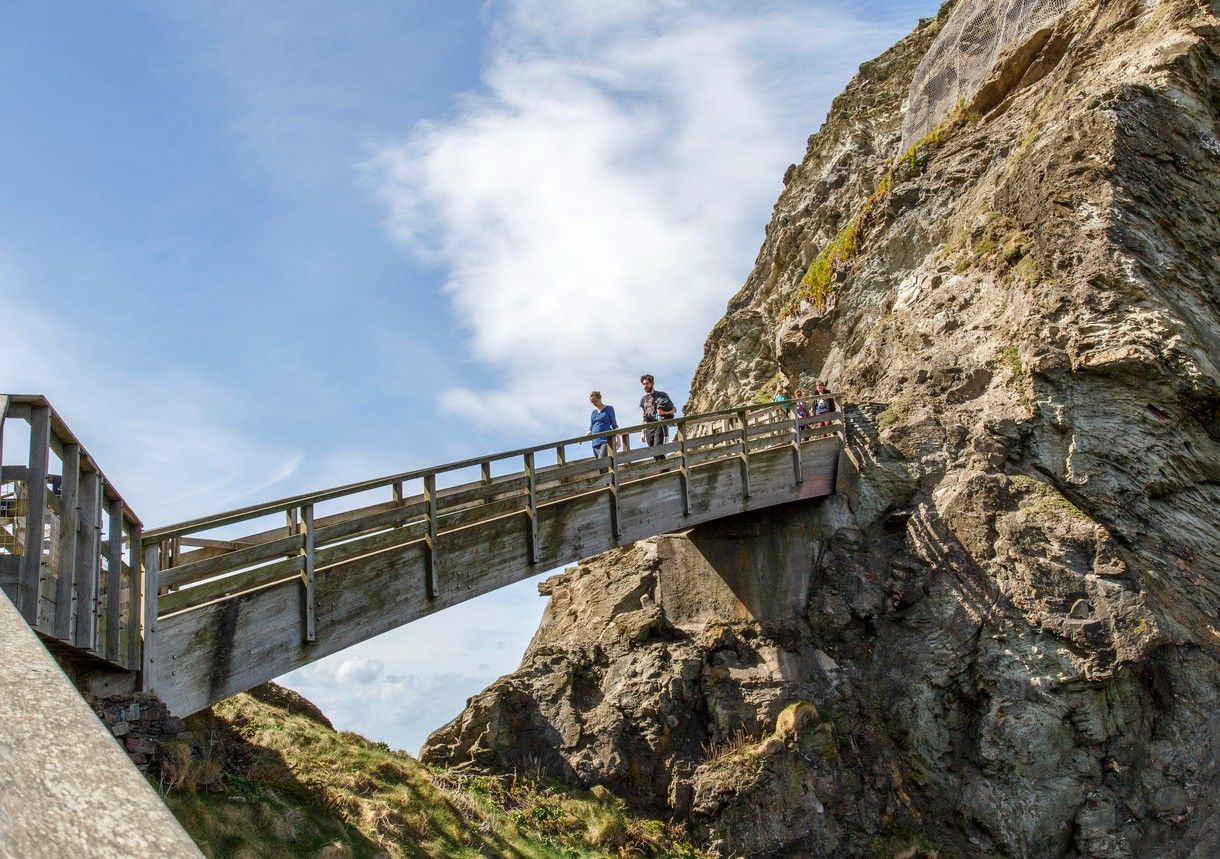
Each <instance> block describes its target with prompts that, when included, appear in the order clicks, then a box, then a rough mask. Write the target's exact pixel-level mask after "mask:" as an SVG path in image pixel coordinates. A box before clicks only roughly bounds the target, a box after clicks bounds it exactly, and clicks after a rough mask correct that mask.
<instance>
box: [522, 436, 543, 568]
mask: <svg viewBox="0 0 1220 859" xmlns="http://www.w3.org/2000/svg"><path fill="white" fill-rule="evenodd" d="M525 482H526V486H527V487H528V489H529V500H528V504H529V506H528V508H527V509H526V511H525V513H526V516H527V517H528V518H529V523H528V524H529V530H528V531H527V532H526V535H525V539H526V543H527V544H528V549H529V562H530V563H531V564H537V563H538V562H539V561H540V560H541V558H540V557H539V546H538V492H537V489H538V486H537V484H538V480H537V475H536V473H535V471H534V453H533V451H530V452H529V453H527V454H525Z"/></svg>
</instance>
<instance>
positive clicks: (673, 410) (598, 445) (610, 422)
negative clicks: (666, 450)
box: [589, 373, 678, 459]
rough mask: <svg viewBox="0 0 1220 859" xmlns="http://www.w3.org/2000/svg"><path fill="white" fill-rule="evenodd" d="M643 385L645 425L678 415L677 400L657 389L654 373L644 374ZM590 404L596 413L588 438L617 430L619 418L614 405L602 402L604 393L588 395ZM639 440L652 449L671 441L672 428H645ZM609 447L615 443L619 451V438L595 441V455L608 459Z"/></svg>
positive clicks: (641, 379)
mask: <svg viewBox="0 0 1220 859" xmlns="http://www.w3.org/2000/svg"><path fill="white" fill-rule="evenodd" d="M640 384H641V385H643V386H644V396H642V397H640V411H641V412H642V413H643V415H644V423H646V424H651V423H657V422H659V421H667V420H669V419H670V418H672V417H674V416H675V415H676V414H677V413H678V409H677V407H676V406H675V405H674V401H673V400H671V399H670V398H669V394H667V393H665V392H664V391H658V390H657V389H656V384H655V382H654V380H653V378H652V374H651V373H645V374H644V375H642V376H640ZM589 404H590V405H591V406H593V413H592V414H591V415H589V435H594V434H596V433H601V432H610V430H616V429H618V418H617V417H616V416H615V414H614V406H611V405H607V404H606V403H605V402H603V401H602V392H601V391H590V392H589ZM640 438H641V440H642V441H643V442H644V444H646V445H648V446H649V447H655V446H656V445H659V444H665V441H666V439H668V438H669V427H668V426H659V427H645V428H644V432H642V433H641V434H640ZM610 444H613V445H614V449H615V450H617V449H618V446H619V441H618V436H602V437H600V438H596V439H594V440H593V456H594V457H596V458H598V459H601V458H603V457H607V456H609V455H610ZM656 458H657V459H664V458H665V457H663V456H658V457H656Z"/></svg>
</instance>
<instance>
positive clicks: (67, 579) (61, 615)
mask: <svg viewBox="0 0 1220 859" xmlns="http://www.w3.org/2000/svg"><path fill="white" fill-rule="evenodd" d="M62 458H63V465H64V469H63V476H62V479H61V480H60V484H59V492H60V495H59V502H60V505H59V510H60V513H59V569H58V570H57V571H56V576H57V578H56V580H55V621H54V634H55V637H56V638H58V639H60V640H61V641H71V640H72V635H73V632H74V631H75V630H74V628H73V623H72V591H73V589H74V588H75V586H76V560H77V558H76V554H77V553H76V545H77V541H78V540H79V539H80V525H79V522H80V445H79V444H65V445H64V446H63V457H62Z"/></svg>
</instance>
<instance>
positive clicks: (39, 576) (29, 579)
mask: <svg viewBox="0 0 1220 859" xmlns="http://www.w3.org/2000/svg"><path fill="white" fill-rule="evenodd" d="M10 408H11V407H10ZM50 445H51V409H50V407H48V406H35V407H31V409H30V458H29V461H28V466H29V469H30V472H29V476H30V480H29V483H27V484H26V501H27V505H26V545H25V559H24V561H23V562H22V567H21V580H20V581H19V582H18V583H17V608H18V609H19V610H20V612H21V616H22V617H24V618H25V620H26V623H28V624H30V626H37V625H38V596H39V594H40V593H41V592H42V581H43V562H42V536H43V529H44V528H45V527H46V515H47V460H48V457H49V455H50V449H51V448H50Z"/></svg>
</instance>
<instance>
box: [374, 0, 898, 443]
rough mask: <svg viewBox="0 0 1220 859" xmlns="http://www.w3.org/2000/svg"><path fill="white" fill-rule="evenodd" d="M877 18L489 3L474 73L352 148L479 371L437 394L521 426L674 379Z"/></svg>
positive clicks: (678, 0) (874, 40)
mask: <svg viewBox="0 0 1220 859" xmlns="http://www.w3.org/2000/svg"><path fill="white" fill-rule="evenodd" d="M893 35H894V34H893V32H892V31H889V30H888V29H887V28H884V27H878V26H877V25H876V23H875V22H873V23H868V24H866V23H865V22H863V21H860V20H857V19H855V18H853V17H852V16H851V15H849V14H848V13H845V12H843V11H842V10H840V9H837V8H834V7H831V6H827V5H824V4H823V5H812V6H811V5H808V4H800V5H798V4H796V3H788V2H775V3H771V4H767V5H766V6H764V7H763V8H762V11H761V12H760V10H759V6H758V5H757V4H735V3H715V4H706V3H695V2H693V0H692V2H685V0H669V2H662V3H643V2H639V3H634V2H632V3H616V4H602V3H593V2H577V3H570V4H561V5H560V6H556V5H555V4H552V3H542V2H540V0H517V2H513V3H510V4H508V5H507V6H506V7H505V14H504V15H503V17H502V19H501V20H500V21H499V23H498V24H497V25H496V26H495V27H494V28H493V36H492V49H491V54H490V57H489V60H488V64H487V70H486V72H485V75H484V84H485V89H484V91H482V92H480V93H478V94H472V95H470V96H468V97H467V98H466V99H465V100H464V101H463V102H462V104H461V105H460V106H459V108H458V110H457V112H456V115H455V116H454V117H453V118H451V119H448V120H445V121H441V122H433V123H426V124H421V125H420V126H419V127H417V128H416V129H415V131H414V132H413V134H412V135H411V136H410V137H409V139H407V140H405V141H403V142H401V143H398V144H396V145H393V146H388V147H386V148H384V149H383V150H382V151H381V152H380V153H379V154H378V155H377V156H376V157H375V158H374V159H373V160H372V161H371V163H370V171H371V175H372V176H373V177H374V178H375V179H376V181H378V182H379V185H380V189H381V191H382V193H383V195H384V197H385V199H386V201H387V203H388V206H389V210H390V217H389V224H390V229H391V230H392V231H393V232H394V234H395V235H397V236H398V237H399V238H401V239H402V240H403V241H404V242H406V243H407V244H408V246H409V247H410V248H412V249H413V250H414V252H416V253H417V254H420V255H421V256H424V257H426V258H428V259H431V260H432V261H434V262H438V263H440V264H442V265H443V266H444V267H445V269H446V272H447V278H446V284H445V286H446V290H447V292H448V294H449V296H450V298H451V300H452V302H453V305H454V307H455V309H456V311H457V313H458V315H459V316H460V318H461V320H462V321H463V322H464V323H465V326H466V329H467V331H468V335H469V338H470V347H471V351H472V355H473V357H474V358H476V359H477V360H478V361H480V362H482V363H483V364H484V365H485V366H487V367H488V368H489V369H490V370H491V371H492V374H493V375H492V377H491V378H490V379H489V381H488V383H487V384H486V385H484V386H480V387H478V388H463V389H458V390H453V391H449V392H447V393H446V394H444V395H443V396H442V405H443V406H444V407H446V408H449V409H451V410H455V411H460V412H463V413H468V414H470V415H472V416H474V418H475V419H476V420H480V419H481V420H483V421H485V422H486V423H488V424H497V423H498V424H505V423H507V424H512V425H519V426H522V427H527V428H531V429H542V428H543V427H551V426H554V425H555V423H556V420H555V418H556V415H557V412H559V413H562V414H563V415H564V417H565V419H566V420H573V421H574V420H576V415H577V414H578V413H579V412H580V411H582V410H583V400H584V397H583V394H584V393H585V392H586V391H587V390H588V389H589V388H591V387H600V388H602V389H603V390H607V391H609V392H616V391H617V392H619V393H622V392H631V393H632V394H634V392H635V386H634V379H635V376H636V375H637V374H638V372H642V371H644V370H647V371H650V372H653V373H655V374H657V376H658V379H659V380H660V379H663V378H665V379H674V380H676V379H679V378H681V379H684V378H688V377H689V373H690V372H691V370H692V369H693V361H694V360H695V359H696V358H697V356H698V354H699V351H700V348H699V347H700V345H701V343H702V340H703V338H704V336H705V335H706V332H707V330H708V328H709V327H710V325H711V323H712V322H713V321H714V320H715V318H717V317H718V316H719V314H720V313H721V312H722V311H723V307H724V303H725V301H726V300H727V298H728V297H729V296H730V295H731V294H732V293H733V292H735V291H736V289H737V288H738V286H739V285H740V283H741V281H742V279H743V278H744V276H745V274H746V272H747V270H748V267H749V264H750V261H751V260H752V259H753V256H754V250H755V248H756V247H757V243H758V242H759V240H760V239H761V234H762V229H761V228H762V221H763V219H764V218H765V213H766V207H767V206H768V205H769V204H770V203H771V202H772V201H773V200H774V198H775V195H776V194H777V192H778V189H779V181H780V177H781V175H782V173H783V170H784V168H785V166H786V165H787V164H788V163H789V162H790V161H793V160H797V159H799V157H800V156H801V154H802V152H803V141H804V139H805V137H806V136H807V135H808V133H809V131H810V130H811V128H812V127H813V126H814V125H815V124H816V121H817V119H819V118H820V116H821V115H822V113H823V112H824V110H825V107H826V105H827V104H828V103H829V98H830V96H831V95H833V90H835V89H837V88H838V87H839V86H840V85H841V83H842V82H843V81H844V80H845V79H846V78H847V77H848V76H849V75H850V71H851V70H852V68H853V67H854V65H855V63H857V62H858V61H859V59H860V57H861V51H862V49H865V50H866V49H867V48H866V47H865V46H868V45H872V44H876V45H877V46H878V47H880V46H882V45H883V44H885V43H887V42H888V41H890V40H892V37H893ZM616 385H617V386H618V387H616ZM670 388H671V393H672V394H673V395H674V396H675V397H677V396H679V395H680V393H681V391H679V390H675V389H674V386H672V385H671V386H670ZM569 404H570V405H569ZM624 417H630V415H629V414H624Z"/></svg>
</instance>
